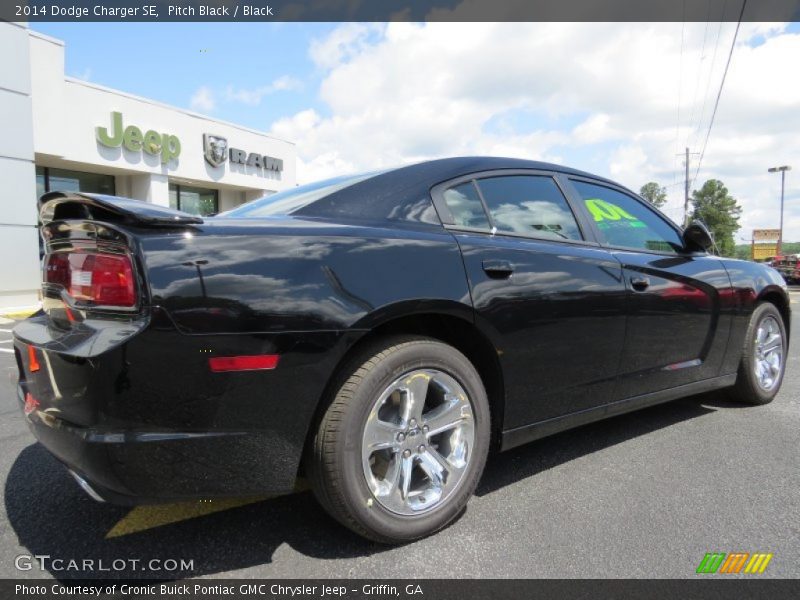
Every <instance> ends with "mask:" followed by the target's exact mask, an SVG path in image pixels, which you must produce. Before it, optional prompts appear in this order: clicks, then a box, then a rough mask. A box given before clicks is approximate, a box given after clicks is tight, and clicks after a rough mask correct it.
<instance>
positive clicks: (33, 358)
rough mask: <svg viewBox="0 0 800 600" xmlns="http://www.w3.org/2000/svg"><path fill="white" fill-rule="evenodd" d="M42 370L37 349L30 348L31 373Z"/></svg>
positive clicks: (29, 363)
mask: <svg viewBox="0 0 800 600" xmlns="http://www.w3.org/2000/svg"><path fill="white" fill-rule="evenodd" d="M40 368H41V367H40V366H39V359H38V358H37V357H36V348H34V347H33V346H28V369H30V372H31V373H36V371H38V370H39V369H40Z"/></svg>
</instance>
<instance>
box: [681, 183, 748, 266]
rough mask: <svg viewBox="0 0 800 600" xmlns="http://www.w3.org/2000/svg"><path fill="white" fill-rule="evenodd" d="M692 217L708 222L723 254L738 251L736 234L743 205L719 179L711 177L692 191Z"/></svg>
mask: <svg viewBox="0 0 800 600" xmlns="http://www.w3.org/2000/svg"><path fill="white" fill-rule="evenodd" d="M692 208H693V211H692V217H693V218H694V219H698V220H700V221H702V222H703V223H705V224H706V227H708V229H709V230H710V231H711V233H712V234H713V236H714V241H715V242H716V244H717V248H719V252H720V254H722V256H733V255H734V254H735V253H736V244H735V243H734V241H733V236H734V234H735V233H736V232H737V231H739V217H740V216H741V214H742V207H741V206H739V203H738V202H737V201H736V198H734V197H733V196H731V195H730V193H729V192H728V188H726V187H725V185H724V184H723V183H722V182H721V181H720V180H719V179H709V180H708V181H706V182H705V183H704V184H703V187H701V188H700V189H699V190H694V191H693V192H692Z"/></svg>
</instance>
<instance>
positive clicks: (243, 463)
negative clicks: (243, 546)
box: [18, 384, 293, 505]
mask: <svg viewBox="0 0 800 600" xmlns="http://www.w3.org/2000/svg"><path fill="white" fill-rule="evenodd" d="M27 394H28V392H27V391H26V386H25V385H24V384H20V385H19V387H18V397H19V402H20V406H21V408H22V410H23V412H25V413H26V415H25V417H26V420H27V423H28V427H29V429H30V430H31V433H33V435H34V436H35V437H36V439H37V440H38V441H39V442H40V443H41V444H42V446H44V447H45V448H46V449H47V450H48V451H49V452H50V453H51V454H52V455H53V456H55V457H56V458H57V459H58V460H59V461H60V462H62V463H63V464H64V465H65V466H66V467H67V468H68V469H69V471H70V472H71V473H72V474H73V476H74V477H75V478H76V479H77V480H78V481H79V483H81V486H82V487H83V488H84V490H85V491H87V492H88V493H89V494H90V495H92V496H93V497H95V496H97V497H96V498H95V499H101V500H103V501H107V502H111V503H113V504H123V505H133V504H148V503H157V502H166V501H170V500H183V499H188V498H218V497H225V496H240V495H249V494H263V493H286V492H290V491H292V489H293V481H287V482H286V483H285V484H281V481H286V480H285V479H283V480H281V479H280V476H281V474H282V471H281V470H278V471H277V472H275V475H277V477H271V476H270V470H271V469H270V468H271V465H272V464H273V462H274V461H275V460H276V459H278V460H280V459H281V458H284V459H288V458H289V457H290V456H291V453H290V452H288V451H287V450H288V449H287V448H285V447H283V448H276V447H275V440H274V439H273V438H272V436H270V435H269V434H267V433H260V432H253V431H246V432H245V431H243V432H206V433H198V432H177V431H175V432H144V431H131V430H119V431H104V432H100V431H98V430H96V429H94V428H87V427H77V426H75V425H72V424H70V423H68V422H66V421H64V420H62V419H59V418H58V417H55V416H53V415H52V414H50V413H48V412H47V411H40V410H38V409H33V410H31V409H30V406H29V403H28V404H26V402H25V398H26V396H27ZM87 488H88V489H87Z"/></svg>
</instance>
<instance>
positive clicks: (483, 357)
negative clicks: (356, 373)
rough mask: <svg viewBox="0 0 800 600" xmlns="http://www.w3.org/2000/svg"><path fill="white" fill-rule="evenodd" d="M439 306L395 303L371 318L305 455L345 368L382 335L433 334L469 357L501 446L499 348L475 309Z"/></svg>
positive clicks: (322, 405)
mask: <svg viewBox="0 0 800 600" xmlns="http://www.w3.org/2000/svg"><path fill="white" fill-rule="evenodd" d="M415 305H416V308H417V309H419V303H415ZM428 308H430V307H428ZM438 308H439V310H438V311H431V310H425V311H422V312H420V311H415V312H404V313H403V312H400V311H398V310H397V309H396V307H395V309H393V310H391V311H387V312H386V313H385V318H383V319H380V318H376V317H374V316H372V317H371V318H370V321H371V323H370V324H371V327H370V328H369V329H368V330H365V332H364V334H363V335H362V336H361V337H359V338H358V339H357V340H356V341H355V342H353V343H352V344H351V345H350V347H349V348H348V349H347V350H346V351H345V353H344V355H343V356H342V357H341V358H340V359H339V361H338V362H337V364H336V367H335V368H334V369H333V371H332V372H331V375H330V377H329V379H328V382H327V383H326V385H325V388H324V391H323V393H322V395H321V396H320V399H319V401H318V403H317V407H316V410H315V411H314V416H313V418H312V420H311V422H310V425H309V428H308V432H307V434H306V439H305V444H304V455H306V454H307V451H308V449H309V446H310V444H311V442H312V440H313V436H314V434H315V431H316V429H317V427H318V426H319V423H320V421H321V419H322V416H323V415H324V413H325V411H326V410H327V408H328V406H330V404H331V402H332V401H333V397H334V394H335V393H336V388H337V387H338V385H339V384H340V382H341V374H342V371H343V370H344V369H349V368H351V367H352V365H351V364H350V363H352V362H353V360H354V359H356V357H358V355H359V353H360V352H362V351H363V350H364V349H365V348H366V347H367V346H368V345H370V344H372V343H374V342H375V341H377V340H379V339H380V338H382V337H388V336H392V335H420V336H425V337H430V338H433V339H436V340H439V341H441V342H443V343H445V344H448V345H450V346H453V347H454V348H456V349H457V350H458V351H459V352H461V353H462V354H464V355H465V356H466V357H467V358H468V359H469V361H470V362H471V363H472V364H473V366H474V367H475V369H476V370H477V371H478V374H479V375H480V377H481V381H482V382H483V385H484V387H485V388H486V395H487V398H488V400H489V411H490V415H491V431H492V437H491V444H492V446H491V448H492V449H498V448H499V442H500V433H501V431H502V424H503V414H504V409H505V388H504V385H503V374H502V369H501V366H500V361H499V359H498V354H497V350H496V348H495V347H494V345H493V344H492V343H491V341H490V340H489V338H488V337H487V336H486V335H484V333H482V332H481V331H480V329H479V328H478V327H477V326H476V325H475V323H474V322H473V321H472V319H471V316H472V314H471V312H472V311H471V309H470V310H469V311H468V312H465V311H462V310H461V309H460V307H452V306H451V307H448V310H442V308H444V307H443V306H439V307H438ZM302 462H304V461H301V468H302Z"/></svg>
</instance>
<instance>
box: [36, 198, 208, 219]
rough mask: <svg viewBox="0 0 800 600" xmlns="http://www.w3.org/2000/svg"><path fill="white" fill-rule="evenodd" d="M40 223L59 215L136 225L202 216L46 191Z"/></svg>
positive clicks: (126, 201) (141, 203)
mask: <svg viewBox="0 0 800 600" xmlns="http://www.w3.org/2000/svg"><path fill="white" fill-rule="evenodd" d="M39 216H40V219H41V221H42V223H43V224H45V225H46V224H47V223H50V222H51V221H60V220H62V219H87V220H92V221H107V222H111V223H125V224H128V225H137V226H139V227H180V226H182V225H201V224H202V223H203V219H201V218H200V217H197V216H194V215H190V214H188V213H185V212H181V211H179V210H173V209H171V208H168V207H166V206H159V205H158V204H151V203H149V202H144V201H142V200H133V199H132V198H122V197H120V196H106V195H105V194H85V193H73V192H48V193H46V194H44V195H43V196H42V197H41V198H39Z"/></svg>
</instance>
